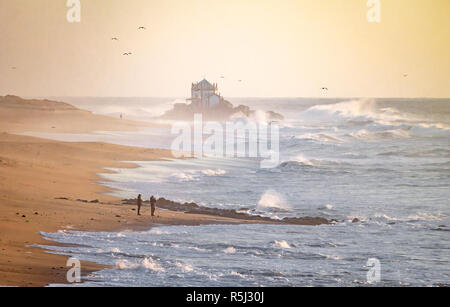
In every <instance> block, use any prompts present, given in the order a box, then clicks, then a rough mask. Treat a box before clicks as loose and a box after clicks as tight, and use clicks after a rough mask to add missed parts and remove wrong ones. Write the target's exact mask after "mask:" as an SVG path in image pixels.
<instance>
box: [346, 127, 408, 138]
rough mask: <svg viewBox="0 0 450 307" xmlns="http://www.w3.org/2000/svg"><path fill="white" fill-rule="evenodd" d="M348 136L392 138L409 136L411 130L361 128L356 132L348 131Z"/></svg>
mask: <svg viewBox="0 0 450 307" xmlns="http://www.w3.org/2000/svg"><path fill="white" fill-rule="evenodd" d="M346 136H348V137H351V138H356V139H360V140H364V139H366V140H376V139H391V138H408V137H410V136H411V135H410V132H409V130H408V129H393V130H387V131H376V132H370V131H368V130H366V129H361V130H358V131H356V132H351V133H348V134H347V135H346Z"/></svg>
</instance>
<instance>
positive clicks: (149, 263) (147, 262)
mask: <svg viewBox="0 0 450 307" xmlns="http://www.w3.org/2000/svg"><path fill="white" fill-rule="evenodd" d="M142 266H143V267H144V268H146V269H149V270H152V271H155V272H164V271H165V270H164V268H163V267H162V266H160V265H159V264H157V263H156V262H155V261H154V260H152V259H150V258H145V259H144V260H142Z"/></svg>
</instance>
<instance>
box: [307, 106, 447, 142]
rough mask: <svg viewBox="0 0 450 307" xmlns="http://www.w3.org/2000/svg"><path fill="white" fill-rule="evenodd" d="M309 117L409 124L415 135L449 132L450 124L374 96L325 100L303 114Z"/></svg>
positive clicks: (397, 134) (400, 134)
mask: <svg viewBox="0 0 450 307" xmlns="http://www.w3.org/2000/svg"><path fill="white" fill-rule="evenodd" d="M301 116H302V117H304V118H305V119H307V120H312V121H326V122H345V123H347V124H353V125H355V126H366V125H371V124H378V125H382V126H394V127H399V126H402V125H406V126H409V127H410V131H408V133H411V134H413V135H418V136H448V135H449V134H448V133H449V130H450V126H449V125H448V124H446V123H442V122H433V121H431V120H430V119H429V117H427V116H425V115H424V116H419V115H416V114H407V113H405V112H401V111H399V110H398V109H396V108H394V107H384V108H383V107H381V104H379V103H378V102H377V101H376V100H375V99H360V100H351V101H344V102H339V103H335V104H323V105H316V106H313V107H310V108H309V109H307V110H306V111H303V112H302V114H301ZM406 132H407V131H405V130H402V129H400V130H399V131H397V132H396V131H388V133H387V134H386V136H387V137H389V136H394V137H404V136H405V134H406Z"/></svg>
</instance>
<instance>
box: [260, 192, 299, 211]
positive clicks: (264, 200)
mask: <svg viewBox="0 0 450 307" xmlns="http://www.w3.org/2000/svg"><path fill="white" fill-rule="evenodd" d="M257 209H259V210H265V209H272V210H273V209H275V210H282V211H289V210H291V209H292V208H291V206H290V205H289V204H288V203H286V201H285V199H284V197H283V196H282V195H281V194H279V193H278V192H277V191H275V190H267V191H266V192H265V193H264V194H263V195H262V196H261V199H260V200H259V202H258V205H257Z"/></svg>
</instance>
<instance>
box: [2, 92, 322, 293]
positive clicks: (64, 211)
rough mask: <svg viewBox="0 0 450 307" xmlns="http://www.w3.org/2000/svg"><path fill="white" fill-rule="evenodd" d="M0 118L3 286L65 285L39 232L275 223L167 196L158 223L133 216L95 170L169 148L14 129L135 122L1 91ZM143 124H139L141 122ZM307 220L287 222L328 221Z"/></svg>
mask: <svg viewBox="0 0 450 307" xmlns="http://www.w3.org/2000/svg"><path fill="white" fill-rule="evenodd" d="M0 119H2V121H0V181H1V182H2V185H1V186H0V286H31V287H34V286H46V285H50V284H66V283H67V281H66V273H67V271H68V270H69V269H70V268H69V267H66V261H67V257H66V256H62V255H55V254H51V253H49V251H48V250H46V249H42V248H39V247H36V246H35V245H40V246H43V245H44V246H45V245H57V243H56V242H53V241H48V240H46V239H44V238H43V236H42V235H41V232H46V233H51V232H57V231H58V230H64V229H70V230H75V231H92V232H98V231H105V232H108V231H122V230H131V231H139V230H142V229H150V228H152V227H154V226H155V225H175V226H176V225H186V226H196V225H206V224H230V225H232V224H280V223H279V221H278V222H277V221H270V220H267V219H265V218H255V217H254V216H250V215H247V216H243V215H242V214H240V213H237V212H235V211H234V212H232V210H225V211H214V210H215V209H207V208H204V207H201V208H200V207H199V208H194V207H192V204H191V207H183V204H177V205H176V203H174V202H170V201H166V200H164V201H165V202H164V201H162V200H160V202H159V204H158V207H159V209H162V210H158V211H157V214H158V218H157V221H153V220H152V218H151V217H150V216H149V215H150V214H149V212H148V211H149V208H147V207H146V206H144V208H143V209H144V210H143V213H144V215H143V216H140V217H138V216H137V214H136V211H135V210H136V205H134V204H133V201H132V200H131V201H129V203H128V204H126V203H124V202H122V201H121V200H120V199H118V198H116V197H113V196H109V195H107V194H106V193H108V192H111V191H112V189H111V188H108V187H106V186H104V185H101V184H100V182H101V181H105V180H104V179H103V178H101V177H100V175H99V173H105V172H109V171H108V170H106V168H133V167H138V165H137V164H135V163H132V162H123V161H155V160H163V159H169V158H173V157H172V154H171V152H170V151H169V150H162V149H148V148H139V147H131V146H121V145H114V144H109V143H101V142H63V141H54V140H49V139H43V138H37V137H32V136H25V135H18V134H16V133H21V132H24V131H34V132H49V131H50V132H54V133H70V132H72V133H77V132H91V131H93V130H95V129H98V128H100V129H102V130H117V129H118V127H119V128H122V127H124V126H123V125H125V129H137V128H138V127H139V123H138V122H132V123H130V122H124V121H121V120H120V119H114V118H108V117H105V116H99V115H94V114H92V113H91V112H88V111H83V110H79V109H76V108H75V107H73V106H71V105H68V104H65V103H60V102H54V101H48V100H24V99H21V98H19V97H16V96H6V97H0ZM56 123H57V124H58V126H55V125H56ZM84 124H87V126H83V125H84ZM145 126H147V125H146V124H145V123H142V125H141V126H140V127H145ZM165 205H169V207H167V206H166V207H164V206H165ZM180 206H181V207H180ZM163 207H164V208H163ZM167 209H171V210H167ZM194 209H195V210H194ZM211 210H213V211H211ZM145 214H147V216H146V215H145ZM306 219H307V220H295V221H294V220H291V221H286V223H288V224H295V225H299V223H300V222H301V223H303V224H301V225H314V224H316V223H318V222H319V223H320V224H329V222H330V221H326V220H324V219H322V220H312V221H311V220H308V219H309V218H306ZM49 243H51V244H49ZM105 268H108V266H104V265H99V264H96V263H90V262H85V261H82V276H86V275H89V274H90V273H92V272H95V271H99V270H102V269H105Z"/></svg>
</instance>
